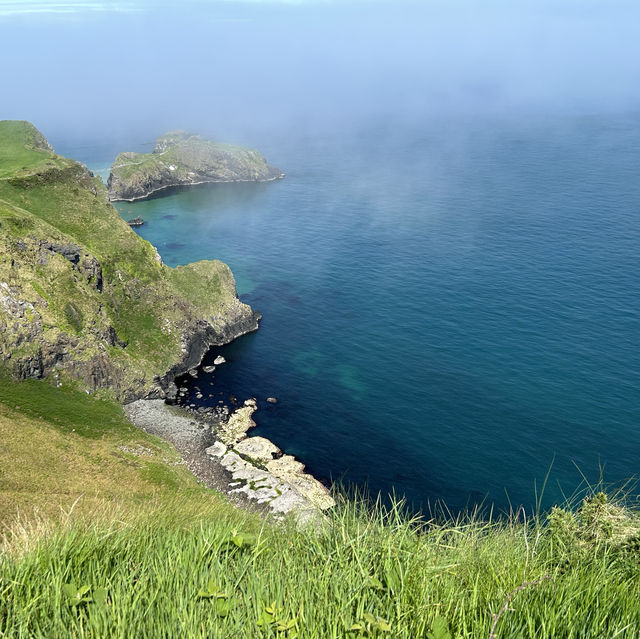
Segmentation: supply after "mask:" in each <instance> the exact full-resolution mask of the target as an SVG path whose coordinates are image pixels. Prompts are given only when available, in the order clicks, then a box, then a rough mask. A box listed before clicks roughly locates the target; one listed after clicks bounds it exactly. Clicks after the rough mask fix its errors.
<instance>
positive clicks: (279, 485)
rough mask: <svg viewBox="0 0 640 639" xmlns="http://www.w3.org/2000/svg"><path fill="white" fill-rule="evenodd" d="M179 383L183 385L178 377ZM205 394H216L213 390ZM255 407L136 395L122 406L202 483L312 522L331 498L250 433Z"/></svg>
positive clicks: (245, 502) (244, 502)
mask: <svg viewBox="0 0 640 639" xmlns="http://www.w3.org/2000/svg"><path fill="white" fill-rule="evenodd" d="M219 359H222V358H219ZM216 361H219V360H216ZM223 362H224V360H223ZM223 362H222V363H223ZM219 365H220V364H219ZM212 368H214V367H213V366H210V367H208V366H200V367H198V368H191V369H190V371H189V373H188V374H187V375H185V376H184V377H183V380H184V379H185V378H197V376H198V373H199V372H202V371H203V369H204V370H205V372H212V370H211V369H212ZM177 381H178V384H182V383H184V381H182V382H181V381H180V378H178V380H177ZM209 384H211V385H214V383H213V382H209ZM174 386H175V384H174ZM175 388H176V390H177V396H178V399H179V398H180V397H181V396H184V395H185V391H186V387H184V386H181V385H180V387H178V386H175ZM198 394H199V395H202V393H200V392H198ZM209 396H210V397H214V395H213V393H209ZM233 400H234V402H235V398H233ZM269 400H271V401H275V398H269ZM170 402H171V403H170ZM257 409H258V403H257V401H256V400H255V399H253V398H251V399H247V400H245V401H244V402H243V403H242V404H241V405H239V406H235V407H233V408H232V409H230V408H229V407H228V405H226V404H225V403H224V402H223V401H222V400H220V401H219V403H218V405H217V406H216V407H202V406H201V407H199V408H196V407H195V405H194V404H192V405H191V406H184V405H182V406H180V405H175V404H173V402H172V400H171V399H169V400H163V399H139V400H136V401H134V402H131V403H129V404H126V405H125V407H124V410H125V413H126V415H127V417H128V418H129V420H130V421H131V422H132V423H133V424H135V425H136V426H138V427H139V428H142V429H143V430H145V431H146V432H148V433H151V434H153V435H157V436H159V437H161V438H162V439H165V440H167V441H169V442H171V443H172V444H173V445H174V446H175V447H176V449H177V451H178V452H179V453H180V455H181V456H182V458H183V460H184V462H185V464H186V465H187V467H188V468H189V470H190V471H191V472H192V473H193V474H194V475H195V476H196V477H197V478H198V479H199V480H200V481H202V482H203V483H205V484H206V485H207V486H209V487H211V488H214V489H216V490H218V491H220V492H222V493H224V494H226V495H227V496H228V497H229V498H230V499H232V501H233V502H234V503H236V504H237V505H239V506H241V507H244V508H250V509H257V510H259V511H261V512H263V513H264V514H269V515H272V516H275V517H277V518H278V517H282V516H284V515H287V514H291V515H293V516H294V517H295V519H296V520H297V521H298V522H300V523H306V522H316V521H317V520H318V518H319V517H320V516H321V512H322V511H323V510H326V509H328V508H331V507H332V506H333V505H334V504H335V502H334V500H333V499H332V497H331V496H330V494H329V491H328V489H327V488H326V487H325V486H324V485H323V484H322V483H321V482H320V481H318V480H317V479H316V478H314V477H313V476H311V475H310V474H308V473H305V472H304V464H302V463H301V462H300V461H298V460H296V459H295V458H294V457H293V456H292V455H287V454H284V453H283V451H282V450H280V448H278V446H276V445H275V444H274V443H273V442H271V441H270V440H269V439H267V438H265V437H249V436H248V431H249V430H250V429H251V428H253V427H254V426H256V423H255V422H254V420H253V415H254V413H255V412H256V411H257Z"/></svg>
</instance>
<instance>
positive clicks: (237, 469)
mask: <svg viewBox="0 0 640 639" xmlns="http://www.w3.org/2000/svg"><path fill="white" fill-rule="evenodd" d="M257 407H258V405H257V402H256V400H255V399H248V400H247V401H245V403H244V405H243V406H241V407H240V408H238V409H236V410H235V411H234V412H233V413H232V414H231V415H230V416H229V418H228V420H227V421H226V423H223V424H221V425H220V426H219V427H218V428H217V430H216V431H215V432H214V436H215V438H216V441H215V443H214V444H213V445H212V446H210V447H209V448H207V449H206V451H205V452H206V453H207V454H208V455H210V456H211V457H214V458H216V459H218V460H219V461H220V464H222V466H223V467H224V468H225V469H226V470H228V471H229V472H230V473H231V478H232V481H231V484H230V489H231V492H234V493H242V494H244V495H245V496H246V497H247V498H248V499H252V500H256V501H257V502H258V503H266V504H268V505H269V508H270V509H271V510H272V511H273V512H274V513H287V512H291V511H294V512H295V513H296V515H297V516H299V517H300V516H302V518H303V519H304V518H306V517H308V516H312V515H313V514H314V513H317V511H319V510H325V509H327V508H331V507H332V506H333V505H335V502H334V501H333V499H332V497H331V495H330V494H329V491H328V490H327V488H326V487H325V486H324V485H323V484H322V483H320V482H319V481H318V480H317V479H316V478H315V477H313V476H311V475H309V474H308V473H305V472H304V464H302V463H301V462H299V461H298V460H296V459H295V458H294V457H293V456H291V455H284V454H283V453H282V451H281V450H280V449H279V448H278V447H277V446H276V445H275V444H274V443H273V442H271V441H270V440H268V439H266V438H264V437H249V438H247V432H248V431H249V430H250V429H251V428H253V427H254V426H255V425H256V424H255V422H254V421H253V418H252V416H253V413H254V412H255V411H256V410H257Z"/></svg>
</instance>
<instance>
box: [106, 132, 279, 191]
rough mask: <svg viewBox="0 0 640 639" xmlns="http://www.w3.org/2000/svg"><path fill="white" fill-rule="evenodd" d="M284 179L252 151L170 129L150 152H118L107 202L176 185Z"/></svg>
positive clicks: (108, 186) (109, 183)
mask: <svg viewBox="0 0 640 639" xmlns="http://www.w3.org/2000/svg"><path fill="white" fill-rule="evenodd" d="M283 177H284V173H283V172H282V171H281V170H280V169H277V168H276V167H274V166H271V165H270V164H267V161H266V160H265V159H264V157H262V155H261V154H260V153H258V151H256V150H254V149H249V148H246V147H241V146H233V145H231V144H223V143H220V142H212V141H210V140H206V139H204V138H202V137H200V136H198V135H191V134H190V133H187V132H186V131H172V132H170V133H167V134H165V135H163V136H162V137H160V138H158V139H157V140H156V144H155V147H154V149H153V152H152V153H134V152H125V153H120V154H119V155H118V156H117V157H116V159H115V161H114V163H113V165H112V166H111V172H110V174H109V179H108V181H107V192H108V195H109V199H110V200H111V201H112V202H119V201H126V202H133V201H135V200H145V199H147V198H149V197H151V196H153V195H156V194H158V193H160V192H162V191H166V190H169V189H173V188H177V187H184V186H195V185H197V184H209V183H216V182H271V181H273V180H279V179H281V178H283Z"/></svg>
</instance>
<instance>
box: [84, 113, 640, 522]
mask: <svg viewBox="0 0 640 639" xmlns="http://www.w3.org/2000/svg"><path fill="white" fill-rule="evenodd" d="M639 123H640V115H638V114H631V115H624V116H607V117H596V116H593V117H580V118H568V117H567V118H557V119H552V118H549V119H543V118H538V119H527V120H524V119H523V120H515V119H514V120H511V121H497V120H489V119H485V120H473V119H465V120H462V119H460V120H451V121H442V120H440V121H426V122H413V123H399V122H393V123H384V124H380V123H374V122H371V123H369V124H368V125H363V126H361V127H360V128H359V129H358V130H351V131H348V132H345V131H341V132H340V133H339V134H338V133H335V132H334V133H327V132H322V133H321V132H318V133H317V134H312V133H307V134H305V135H302V134H291V133H290V132H282V134H281V135H279V134H278V132H270V133H269V135H267V134H265V136H264V139H262V140H252V142H253V144H255V145H256V146H259V147H260V148H261V150H262V151H263V152H264V153H265V155H266V156H267V157H268V158H269V160H270V161H271V162H272V163H274V164H276V165H277V166H279V167H280V168H282V169H283V170H284V171H286V173H287V177H286V179H284V180H282V181H280V182H277V183H271V184H258V185H251V184H248V185H220V186H214V187H206V188H198V189H194V190H190V191H184V192H181V193H175V194H173V195H170V196H168V197H164V198H160V199H155V200H151V201H147V202H141V203H136V204H127V203H120V204H118V208H120V209H121V210H122V215H123V216H125V217H129V216H131V217H133V216H137V215H141V216H142V217H143V218H144V219H145V220H146V224H145V226H143V227H142V228H141V229H139V232H140V234H141V235H142V236H143V237H144V238H146V239H148V240H149V241H151V242H152V243H153V244H154V245H156V246H157V247H158V249H159V251H160V254H161V255H162V257H163V259H164V260H165V262H167V263H168V264H170V265H175V264H183V263H186V262H189V261H194V260H199V259H204V258H219V259H221V260H223V261H225V262H227V263H228V264H229V265H230V266H231V268H232V270H233V271H234V274H235V276H236V279H237V282H238V289H239V292H240V294H241V297H242V299H244V300H245V301H247V302H248V303H250V304H251V305H252V306H254V307H255V308H256V309H258V310H260V311H261V312H262V313H263V315H264V319H263V321H262V324H261V328H260V330H259V331H258V332H257V333H256V334H253V335H250V336H247V337H245V338H242V339H240V340H237V341H236V342H235V343H233V344H232V345H230V346H228V347H225V348H224V349H219V350H220V352H222V353H223V354H224V355H225V357H226V358H227V360H228V363H227V364H225V365H224V366H222V367H219V368H218V370H217V371H216V372H215V373H214V375H215V378H214V383H215V386H214V387H211V388H213V389H214V398H213V399H211V400H207V401H213V402H216V401H218V398H220V397H222V398H223V399H225V400H226V399H228V396H229V394H230V393H233V394H234V395H236V396H237V397H238V398H239V399H244V398H245V397H250V396H255V397H257V398H258V399H259V400H260V402H261V403H260V410H259V411H258V412H257V413H256V416H255V417H256V421H257V422H258V424H259V427H258V429H257V430H256V431H255V433H256V434H261V435H265V436H267V437H269V438H271V439H272V440H273V441H275V442H276V443H277V444H278V445H280V446H281V447H282V448H283V449H284V450H285V451H286V452H288V453H292V454H294V455H296V456H297V457H299V458H300V459H301V460H302V461H304V462H305V463H306V464H307V466H308V468H309V469H310V470H311V471H312V472H313V473H315V474H317V475H318V476H320V477H324V478H333V479H338V478H342V479H344V480H345V481H348V482H356V483H358V484H360V485H365V484H366V485H368V487H369V489H370V490H372V491H373V492H377V491H383V492H384V493H388V492H390V491H392V490H395V491H396V492H397V493H400V494H405V495H406V496H407V497H408V499H409V500H410V501H411V502H412V503H413V504H414V505H416V506H419V507H424V506H425V505H427V504H428V503H433V502H434V501H436V500H443V501H444V502H445V503H446V504H448V505H449V506H450V507H451V508H453V509H459V508H463V507H464V506H465V505H467V504H469V503H477V502H479V501H482V500H483V499H484V500H488V501H490V502H495V503H496V504H497V506H498V507H500V508H507V507H508V504H509V502H511V503H512V504H514V505H516V504H520V503H523V504H526V505H527V506H529V505H531V504H533V502H534V499H535V493H534V482H536V481H537V482H538V486H540V483H541V481H542V479H543V478H544V476H545V474H546V472H547V471H548V470H549V468H550V466H551V464H552V463H553V468H552V470H551V475H550V480H549V484H548V487H547V490H546V493H545V500H544V501H545V503H546V504H549V503H551V502H552V501H554V500H557V499H561V498H562V494H563V492H566V493H571V492H573V490H574V489H575V488H576V487H577V486H578V484H579V483H580V482H581V480H582V475H583V474H584V475H585V476H586V477H587V478H589V480H591V481H593V480H597V478H598V476H599V473H600V469H601V468H602V467H604V478H605V480H608V481H612V482H616V481H620V480H623V479H625V478H628V477H631V476H633V475H635V474H636V473H637V472H638V459H639V454H640V349H639V348H638V338H640V296H639V286H638V284H639V277H640V251H639V250H638V249H639V246H640V180H639V179H638V176H639V175H640V127H639V126H638V124H639ZM109 160H110V158H109V159H108V160H107V164H108V161H109ZM96 166H98V165H97V164H96ZM210 381H211V380H209V379H207V380H203V378H202V376H201V377H200V378H199V380H198V385H200V386H201V387H203V386H205V385H206V384H208V383H209V382H210ZM271 395H274V396H276V397H277V398H278V399H279V403H278V404H277V405H275V406H271V405H268V404H266V403H265V402H264V400H265V399H266V397H268V396H271Z"/></svg>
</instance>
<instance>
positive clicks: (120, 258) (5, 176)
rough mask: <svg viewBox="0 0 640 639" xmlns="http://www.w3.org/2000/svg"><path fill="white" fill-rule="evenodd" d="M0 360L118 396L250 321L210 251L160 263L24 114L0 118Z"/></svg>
mask: <svg viewBox="0 0 640 639" xmlns="http://www.w3.org/2000/svg"><path fill="white" fill-rule="evenodd" d="M0 149H2V151H1V153H0V176H1V177H0V365H2V366H3V367H4V368H6V369H8V370H9V371H10V372H11V373H13V374H14V375H16V376H18V377H42V376H47V375H54V376H56V377H57V378H60V379H62V378H65V377H66V378H68V379H74V380H77V381H78V382H79V383H80V384H81V385H82V386H83V387H86V388H88V389H90V390H96V389H99V388H110V389H113V390H114V392H115V393H116V395H118V396H119V397H123V398H124V397H129V396H135V395H144V394H146V393H150V392H156V393H161V389H160V387H159V378H161V377H162V376H163V375H164V374H165V373H166V372H167V371H169V370H171V369H176V368H180V366H182V365H184V366H185V367H188V366H193V365H194V364H196V363H197V362H196V361H195V360H197V359H199V357H201V356H202V354H203V351H204V350H205V349H206V348H207V347H208V346H209V345H211V344H214V343H225V342H227V341H230V340H231V339H233V338H234V337H235V336H237V335H238V334H242V333H244V332H246V331H248V330H253V329H255V328H257V321H256V317H255V316H254V313H253V312H252V311H251V309H250V308H249V307H247V306H246V305H244V304H241V303H240V302H239V300H238V299H237V295H236V290H235V282H234V279H233V276H232V275H231V272H230V271H229V269H228V267H227V266H226V265H224V264H222V263H221V262H218V261H207V262H200V263H198V264H197V265H187V266H184V267H180V268H179V269H176V270H174V269H171V268H169V267H167V266H166V265H164V264H163V263H162V261H161V259H160V257H159V255H158V254H157V252H156V250H155V249H154V248H153V247H152V246H151V244H149V243H148V242H146V241H145V240H143V239H141V238H140V237H139V236H137V235H136V234H135V233H134V232H133V231H132V230H131V229H130V228H129V226H128V225H127V224H126V223H125V222H124V221H123V220H122V219H121V218H120V216H119V215H118V213H117V212H116V210H115V209H114V208H113V207H112V205H111V204H110V203H109V201H108V199H107V196H106V191H105V188H104V185H103V184H102V182H101V181H100V180H99V179H98V178H95V177H93V176H92V175H91V174H90V173H89V172H88V171H87V169H86V168H85V167H84V166H82V165H81V164H79V163H77V162H75V161H73V160H70V159H66V158H61V157H59V156H57V155H55V153H54V152H53V151H52V150H51V147H50V146H49V145H48V143H47V142H46V140H45V138H44V137H43V136H42V134H40V133H39V132H38V131H37V129H35V127H33V125H31V124H29V123H27V122H14V121H3V122H0Z"/></svg>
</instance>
